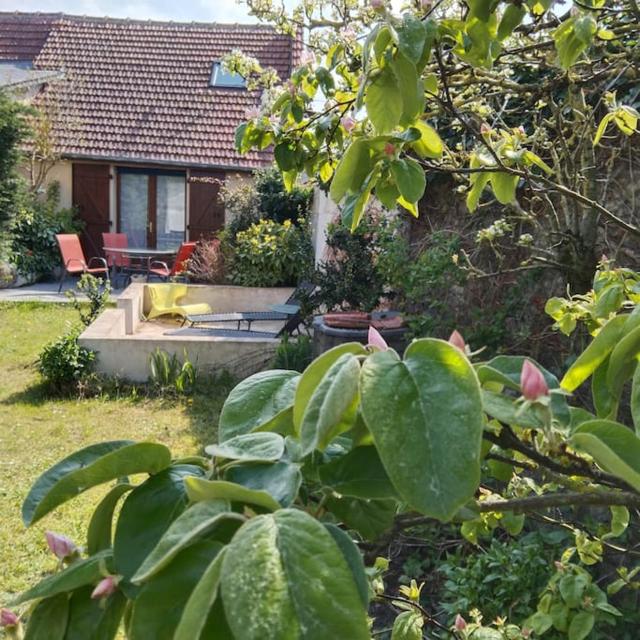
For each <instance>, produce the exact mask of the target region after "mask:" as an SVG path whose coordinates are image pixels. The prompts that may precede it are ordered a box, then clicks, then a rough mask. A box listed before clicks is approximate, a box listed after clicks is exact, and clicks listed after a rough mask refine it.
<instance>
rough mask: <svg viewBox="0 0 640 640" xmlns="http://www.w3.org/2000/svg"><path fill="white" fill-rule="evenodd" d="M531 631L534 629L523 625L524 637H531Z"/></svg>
mask: <svg viewBox="0 0 640 640" xmlns="http://www.w3.org/2000/svg"><path fill="white" fill-rule="evenodd" d="M531 633H532V630H531V629H529V627H522V637H523V638H530V637H531Z"/></svg>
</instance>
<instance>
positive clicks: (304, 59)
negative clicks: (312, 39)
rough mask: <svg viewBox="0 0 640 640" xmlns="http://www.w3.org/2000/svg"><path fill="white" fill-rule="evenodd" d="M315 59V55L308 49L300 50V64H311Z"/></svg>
mask: <svg viewBox="0 0 640 640" xmlns="http://www.w3.org/2000/svg"><path fill="white" fill-rule="evenodd" d="M315 61H316V57H315V56H314V55H313V52H312V51H309V49H305V50H304V51H303V52H302V55H301V56H300V63H301V64H303V65H304V64H312V63H314V62H315Z"/></svg>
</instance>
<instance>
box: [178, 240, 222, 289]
mask: <svg viewBox="0 0 640 640" xmlns="http://www.w3.org/2000/svg"><path fill="white" fill-rule="evenodd" d="M187 273H188V275H189V279H190V280H191V281H192V282H199V283H202V284H221V283H222V282H224V281H225V269H224V256H223V252H222V247H221V243H220V240H217V239H216V240H209V241H201V242H198V244H197V245H196V248H195V250H194V252H193V253H192V254H191V258H189V262H188V263H187Z"/></svg>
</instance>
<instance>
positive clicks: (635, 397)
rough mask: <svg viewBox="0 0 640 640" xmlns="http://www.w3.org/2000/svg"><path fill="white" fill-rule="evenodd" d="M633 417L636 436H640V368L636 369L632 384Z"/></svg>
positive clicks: (631, 402)
mask: <svg viewBox="0 0 640 640" xmlns="http://www.w3.org/2000/svg"><path fill="white" fill-rule="evenodd" d="M629 404H630V405H631V416H632V418H633V426H634V427H635V429H636V435H637V436H640V367H636V370H635V373H634V374H633V380H632V383H631V398H630V400H629Z"/></svg>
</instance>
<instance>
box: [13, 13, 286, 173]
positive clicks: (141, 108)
mask: <svg viewBox="0 0 640 640" xmlns="http://www.w3.org/2000/svg"><path fill="white" fill-rule="evenodd" d="M21 20H23V22H21ZM47 20H50V22H49V33H48V36H47V37H46V41H45V42H44V45H43V46H42V49H41V51H40V53H39V54H38V55H36V56H35V58H34V67H35V68H37V69H50V70H54V69H55V70H63V71H64V80H62V81H59V82H56V83H54V84H52V85H50V86H49V87H48V88H47V89H46V90H45V91H44V92H43V93H42V94H41V95H40V96H38V98H37V99H36V104H38V103H40V105H42V106H44V105H46V104H48V105H50V108H49V113H50V114H51V118H52V121H53V136H54V140H55V142H56V148H57V151H59V152H60V153H62V154H63V155H64V156H67V157H79V158H96V159H109V160H116V161H121V162H124V161H131V162H159V163H172V164H182V165H192V166H194V165H198V166H216V167H234V168H253V167H257V166H261V165H264V164H265V163H267V162H270V161H271V154H270V153H269V152H266V151H265V152H260V153H251V154H248V155H243V156H240V155H238V154H237V153H236V152H235V150H234V143H233V137H234V132H235V128H236V126H237V125H238V124H239V123H240V122H241V121H242V120H243V119H244V116H245V111H246V110H247V108H249V107H252V106H255V105H256V104H258V102H259V97H260V96H259V94H258V93H257V92H248V91H246V90H239V89H223V88H212V87H209V78H210V75H211V67H212V63H213V62H214V61H216V60H220V58H221V57H222V56H223V55H225V54H226V53H228V52H229V51H231V50H232V49H240V50H242V51H243V52H245V53H246V54H248V55H251V56H254V57H256V58H257V59H258V60H259V61H260V62H261V64H262V65H263V66H264V67H269V68H274V69H276V71H277V72H278V74H279V75H280V77H281V78H286V77H287V76H288V75H289V73H290V67H291V57H292V55H296V52H297V50H298V47H297V46H295V47H292V41H291V39H290V38H289V37H287V36H283V35H280V34H277V33H275V31H273V30H272V29H270V28H267V27H263V26H257V25H223V24H204V23H202V24H196V23H170V22H142V21H134V20H118V19H110V18H81V17H76V16H51V15H47V16H41V19H40V20H39V21H38V20H37V15H36V14H2V13H0V34H2V33H6V31H7V25H9V28H12V27H13V28H14V29H15V34H14V36H13V40H12V41H18V40H20V41H21V42H22V44H21V45H20V46H19V47H17V46H16V49H15V50H16V51H27V50H29V51H30V50H31V48H30V47H31V43H33V42H35V40H36V37H35V35H33V34H35V31H34V29H35V27H34V25H39V26H42V25H44V23H45V22H46V21H47ZM23 24H24V31H22V25H23ZM39 28H40V27H39ZM19 32H20V33H19ZM21 33H24V34H25V35H24V37H22V35H21ZM29 34H31V35H29ZM3 42H4V41H3V40H2V38H1V36H0V57H1V56H2V55H6V53H5V51H6V50H10V49H11V46H7V44H6V43H4V48H2V47H3ZM27 45H28V46H27ZM5 59H8V58H5Z"/></svg>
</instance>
